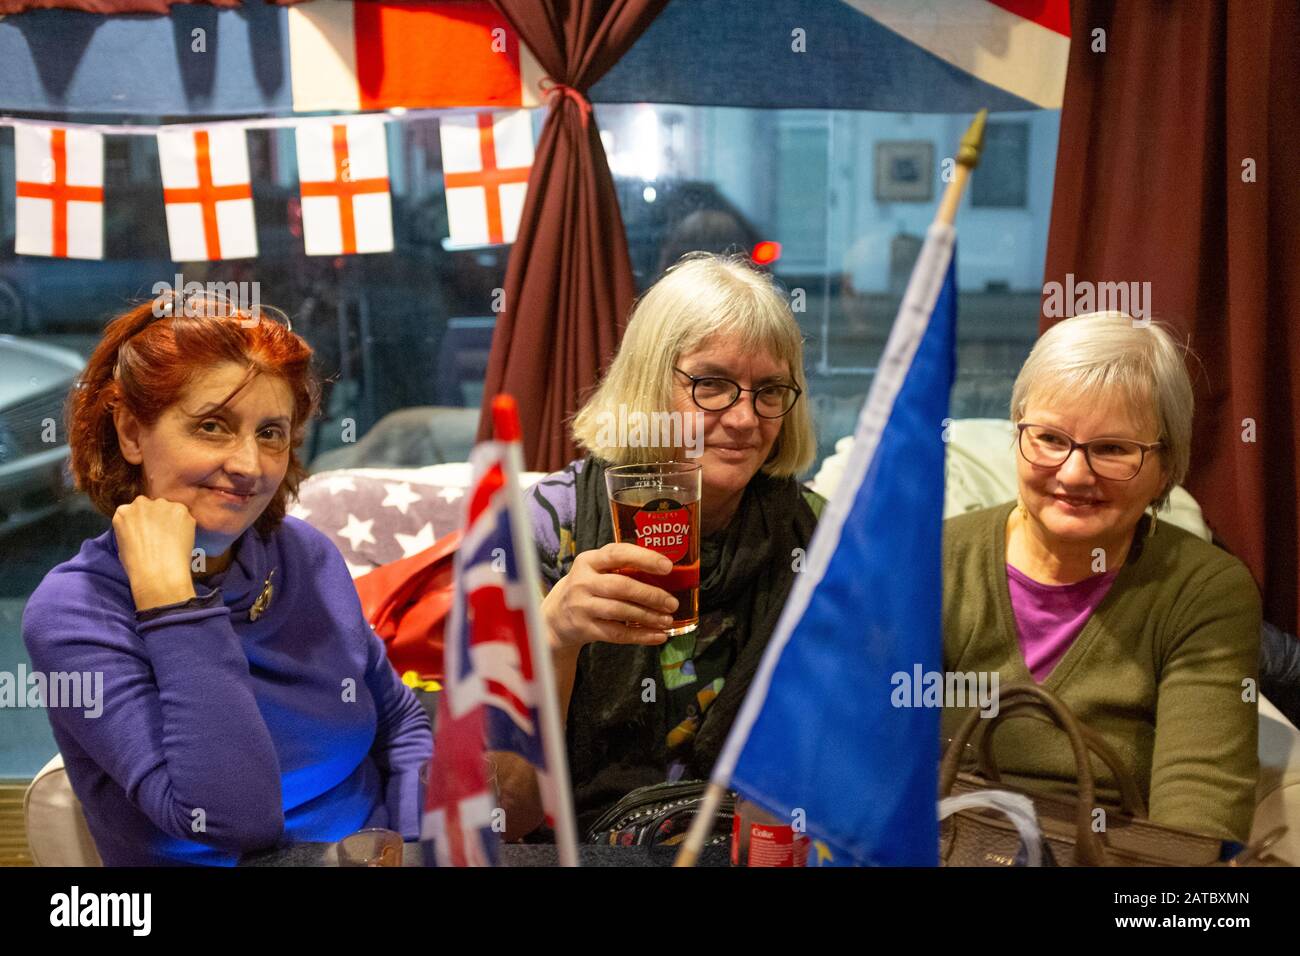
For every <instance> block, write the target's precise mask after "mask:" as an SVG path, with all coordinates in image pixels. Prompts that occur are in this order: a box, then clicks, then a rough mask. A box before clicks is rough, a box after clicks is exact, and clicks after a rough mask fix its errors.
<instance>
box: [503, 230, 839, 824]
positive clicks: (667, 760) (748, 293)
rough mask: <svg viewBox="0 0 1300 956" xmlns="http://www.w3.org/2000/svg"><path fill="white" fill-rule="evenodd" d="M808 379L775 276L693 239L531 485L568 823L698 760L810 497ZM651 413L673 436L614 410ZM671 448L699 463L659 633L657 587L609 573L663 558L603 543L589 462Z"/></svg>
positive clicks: (766, 617)
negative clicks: (696, 590)
mask: <svg viewBox="0 0 1300 956" xmlns="http://www.w3.org/2000/svg"><path fill="white" fill-rule="evenodd" d="M805 390H806V383H805V380H804V372H803V347H802V338H801V334H800V330H799V326H798V324H797V323H796V322H795V320H794V316H793V315H792V314H791V312H790V307H789V305H788V304H787V302H786V300H785V298H784V296H782V295H781V293H780V292H779V291H778V290H777V289H776V287H775V286H774V285H773V283H772V280H771V279H770V278H768V277H767V276H765V275H763V274H762V273H761V272H758V271H757V270H755V269H754V268H753V267H752V266H750V265H748V264H747V263H746V262H745V261H744V260H742V259H736V258H726V257H722V256H715V255H707V254H698V253H696V254H692V255H690V256H687V257H686V258H684V259H683V260H682V261H681V262H679V263H678V264H677V265H676V266H674V267H673V268H672V269H670V270H669V271H668V272H667V273H666V274H665V275H664V276H663V277H661V278H660V279H659V280H658V282H656V283H655V284H654V286H652V287H651V288H650V289H649V290H648V291H647V292H646V293H645V294H644V295H643V296H642V297H641V299H640V300H639V301H638V303H637V305H636V307H635V309H634V310H633V313H632V317H631V319H630V321H629V322H628V326H627V330H626V332H625V333H624V336H623V341H622V344H621V346H620V348H619V351H618V354H617V355H616V356H615V358H614V360H613V362H612V363H611V365H610V367H609V370H608V372H607V373H606V375H605V377H604V380H603V381H602V382H601V383H600V385H599V387H598V388H597V389H596V390H595V392H594V393H593V394H592V395H591V397H590V398H589V399H588V400H587V402H586V404H585V405H584V406H583V407H582V408H581V410H580V411H579V412H578V414H577V415H576V417H575V419H574V422H573V434H574V438H575V440H576V441H577V443H578V444H579V445H580V446H582V447H583V448H584V449H585V451H586V452H587V454H586V455H585V457H584V458H582V459H580V460H577V461H574V462H571V463H570V464H569V465H568V467H566V468H565V469H564V470H562V471H560V472H557V473H555V474H552V475H548V476H547V477H545V478H543V479H542V480H541V481H539V482H538V483H537V484H536V485H535V486H534V487H533V489H532V490H531V492H530V493H529V495H528V503H529V508H530V511H531V513H532V520H533V535H534V538H535V539H536V541H537V546H538V551H539V554H540V563H541V568H542V573H543V576H544V578H545V586H546V587H547V588H548V593H547V595H546V598H545V599H544V601H543V603H542V617H543V619H544V622H545V624H546V626H547V629H548V631H549V634H550V640H551V646H552V648H553V659H554V662H555V670H556V680H557V685H558V687H559V694H560V705H561V713H562V714H564V715H565V716H566V723H567V738H568V753H569V767H570V771H571V775H572V778H573V788H574V801H575V806H576V811H577V818H578V823H579V826H580V828H582V829H584V830H585V829H586V828H587V827H589V826H590V825H591V824H592V823H593V822H594V820H595V818H596V817H597V816H599V815H600V813H601V812H602V811H603V810H605V809H606V808H608V807H609V806H611V805H612V804H613V803H614V802H616V801H617V800H618V799H619V798H620V797H622V796H623V795H625V794H626V793H628V792H629V791H631V790H634V789H636V788H638V787H641V786H645V785H649V784H654V783H663V782H665V781H668V780H678V779H699V778H703V777H707V776H708V773H709V771H710V770H711V768H712V766H713V763H714V761H715V759H716V758H717V755H718V752H719V751H720V749H721V746H722V743H723V742H724V741H725V739H726V735H727V731H728V730H729V729H730V726H731V722H732V720H733V719H734V717H735V715H736V712H737V710H738V709H739V705H740V702H741V700H742V699H743V698H744V695H745V691H746V690H747V688H748V686H749V682H750V679H751V678H752V677H753V675H754V672H755V670H756V669H757V666H758V662H759V660H760V659H761V658H762V655H763V650H764V648H765V647H766V645H767V641H768V638H769V636H770V635H771V633H772V630H773V628H774V626H775V624H776V620H777V617H778V616H779V615H780V612H781V608H782V606H783V605H784V603H785V599H786V595H787V594H788V593H789V591H790V587H791V585H792V584H793V582H794V576H795V573H796V571H795V568H796V567H798V556H799V554H800V553H802V552H801V549H806V548H807V547H808V544H809V541H810V539H811V538H812V533H813V528H814V527H815V525H816V521H817V516H818V514H819V513H820V511H821V508H822V505H823V504H824V503H825V500H824V499H823V498H821V497H820V496H819V495H817V494H815V493H814V492H812V491H810V490H807V489H805V488H804V487H803V486H802V485H801V484H800V483H799V481H798V479H797V476H798V475H799V474H800V473H802V472H803V471H805V470H806V469H807V468H808V467H809V465H810V464H811V463H812V460H813V457H814V454H815V447H816V441H815V437H814V434H813V427H812V416H811V414H810V412H809V408H808V402H807V399H806V398H805V397H804V394H803V393H804V391H805ZM664 413H667V414H666V415H665V414H664ZM656 414H658V415H661V416H663V417H661V419H660V420H661V421H668V420H669V418H668V416H673V417H675V419H676V421H678V422H680V423H681V427H680V429H678V434H677V436H676V437H674V438H671V440H669V441H665V435H664V434H663V430H661V431H660V434H659V441H658V443H657V444H653V435H654V432H653V430H652V431H651V433H650V434H649V435H646V434H644V433H641V432H634V431H633V429H631V428H627V429H624V428H623V427H621V426H619V425H618V423H619V422H626V421H628V420H634V421H635V420H638V419H640V420H645V418H646V417H648V416H654V415H656ZM697 427H698V432H697V431H696V429H697ZM625 432H626V433H625ZM679 439H680V440H679ZM673 460H679V461H680V460H686V461H698V462H699V463H700V465H701V473H702V479H701V483H702V491H701V500H700V508H699V515H700V519H699V520H700V531H701V546H700V606H699V625H698V626H697V627H696V628H695V629H694V630H692V631H689V632H688V633H685V634H677V635H674V636H672V637H669V636H668V635H667V633H666V631H667V629H669V628H670V625H671V623H672V620H673V619H672V613H673V611H674V610H675V609H676V607H677V602H676V600H675V599H674V598H673V597H672V595H670V594H669V593H668V592H667V591H665V590H662V589H660V588H658V587H655V586H653V585H651V584H647V583H641V582H639V581H637V580H634V579H633V578H632V577H629V576H626V575H624V574H620V573H617V572H618V571H619V570H620V569H629V568H630V569H636V570H640V571H643V572H647V573H649V574H663V573H665V571H666V570H667V568H666V567H665V565H669V564H670V562H669V559H668V558H665V557H663V556H661V555H658V554H656V553H655V552H653V551H649V550H647V549H644V548H641V547H638V546H636V545H632V544H628V543H621V544H615V543H613V542H614V538H613V531H614V529H613V524H612V516H611V512H610V504H609V497H608V493H607V490H606V485H605V478H604V475H605V470H606V468H608V467H610V466H614V465H623V464H633V463H648V462H666V461H673ZM498 771H499V774H498V780H499V785H500V789H501V792H502V794H503V798H504V799H503V803H504V804H505V806H506V809H507V820H508V821H510V832H511V834H512V835H513V834H515V833H518V832H519V830H518V829H516V826H519V827H522V828H523V830H524V832H527V830H529V829H532V827H534V826H535V825H536V824H537V823H539V822H540V821H541V808H540V805H539V804H538V802H537V799H536V788H535V783H534V782H533V781H532V779H531V773H530V772H529V771H528V769H527V768H526V767H524V766H522V765H521V762H520V761H518V760H511V759H510V758H507V757H504V756H501V757H499V758H498Z"/></svg>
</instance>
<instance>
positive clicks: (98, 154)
mask: <svg viewBox="0 0 1300 956" xmlns="http://www.w3.org/2000/svg"><path fill="white" fill-rule="evenodd" d="M14 152H15V157H14V158H15V163H14V169H15V173H16V176H15V214H16V216H15V218H16V219H17V222H16V224H15V232H14V252H15V253H16V254H18V255H20V256H54V257H58V258H66V259H102V258H104V137H103V136H102V135H100V134H99V133H96V132H93V131H90V130H84V129H76V128H65V127H62V126H39V125H27V124H24V123H17V124H15V126H14Z"/></svg>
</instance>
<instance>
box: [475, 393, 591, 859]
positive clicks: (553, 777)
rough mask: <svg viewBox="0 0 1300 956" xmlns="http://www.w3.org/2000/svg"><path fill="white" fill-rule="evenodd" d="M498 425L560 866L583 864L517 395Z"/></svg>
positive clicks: (502, 398) (497, 415) (497, 405)
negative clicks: (523, 486)
mask: <svg viewBox="0 0 1300 956" xmlns="http://www.w3.org/2000/svg"><path fill="white" fill-rule="evenodd" d="M492 426H493V432H494V436H493V437H494V438H495V439H496V440H497V441H499V442H502V443H504V444H505V446H506V448H505V456H504V458H505V473H506V485H505V489H504V490H505V493H506V507H507V509H508V513H509V515H510V534H511V538H512V544H513V545H514V550H515V560H516V561H518V562H519V579H520V581H521V582H522V588H521V594H523V595H524V619H525V620H526V621H527V622H528V646H529V649H530V650H531V652H532V656H533V671H534V673H535V675H536V677H537V691H538V696H539V698H540V699H539V700H538V701H537V714H538V717H539V718H540V720H541V724H542V726H541V731H542V752H543V753H544V754H545V757H546V773H547V776H548V777H549V778H550V786H551V792H552V793H553V794H554V795H555V806H554V812H555V844H556V849H557V850H558V853H559V858H560V865H561V866H577V865H578V826H577V823H576V821H575V820H574V816H573V788H572V787H571V786H570V785H569V760H568V756H567V754H566V753H565V742H564V724H563V723H561V721H560V707H559V702H558V701H557V700H556V693H555V674H554V671H553V668H552V667H551V649H550V647H548V646H547V641H546V629H545V627H544V626H543V625H542V609H541V605H540V603H539V601H538V595H537V585H536V582H538V581H540V580H541V579H542V578H541V572H540V571H539V570H538V569H537V553H536V552H535V551H534V550H533V540H532V537H533V536H532V534H531V533H530V532H529V527H528V523H527V522H528V513H527V511H526V510H525V508H524V495H523V492H522V491H521V490H520V487H519V476H520V475H521V474H522V473H523V470H524V464H523V453H522V451H521V450H520V438H521V429H520V427H519V408H518V406H517V405H516V404H515V400H514V399H513V398H512V397H511V396H509V395H498V396H497V397H496V398H494V399H493V400H492ZM539 784H540V781H539ZM544 792H545V791H544V790H543V793H544Z"/></svg>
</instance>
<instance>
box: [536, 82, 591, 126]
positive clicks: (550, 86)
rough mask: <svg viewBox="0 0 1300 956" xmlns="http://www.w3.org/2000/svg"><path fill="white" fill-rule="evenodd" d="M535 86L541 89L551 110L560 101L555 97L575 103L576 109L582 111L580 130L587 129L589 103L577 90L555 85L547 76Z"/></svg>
mask: <svg viewBox="0 0 1300 956" xmlns="http://www.w3.org/2000/svg"><path fill="white" fill-rule="evenodd" d="M537 85H538V87H539V88H540V89H541V91H542V94H543V95H544V96H545V97H546V100H547V104H548V105H549V106H550V107H551V108H552V109H554V108H555V107H556V106H558V105H559V103H560V100H557V99H556V97H557V96H561V97H568V98H569V99H571V100H573V102H575V103H577V104H578V109H580V110H581V111H582V128H583V129H586V128H587V120H588V119H589V118H590V116H591V103H590V101H589V100H588V99H587V98H586V97H585V96H583V95H582V93H581V92H580V91H579V90H578V89H577V88H575V87H572V86H569V85H568V84H565V83H556V82H555V81H554V80H553V79H551V78H550V77H549V76H544V77H542V78H541V80H539V81H538V83H537Z"/></svg>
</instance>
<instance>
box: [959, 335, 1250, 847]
mask: <svg viewBox="0 0 1300 956" xmlns="http://www.w3.org/2000/svg"><path fill="white" fill-rule="evenodd" d="M1011 416H1012V420H1013V421H1014V422H1015V424H1016V428H1017V438H1016V443H1017V444H1016V459H1017V477H1018V483H1019V491H1020V494H1019V499H1018V500H1017V501H1015V502H1008V503H1007V504H1004V505H1000V506H997V507H994V508H989V509H985V510H983V511H977V512H973V513H970V514H965V515H961V516H959V517H955V518H952V519H950V520H949V521H948V522H947V523H946V524H945V527H944V597H943V628H944V666H945V669H946V670H948V671H961V672H968V671H975V672H992V673H997V674H998V675H999V678H1000V683H1001V684H1004V685H1005V684H1010V683H1012V682H1025V681H1030V680H1033V681H1037V682H1038V683H1040V684H1041V685H1042V686H1043V687H1044V688H1046V689H1048V690H1050V691H1052V692H1053V693H1055V694H1056V695H1057V696H1058V697H1059V698H1060V699H1061V700H1062V701H1064V702H1065V704H1066V705H1067V706H1068V707H1069V708H1070V709H1071V710H1072V711H1073V712H1074V714H1075V715H1076V716H1077V717H1078V718H1079V719H1080V720H1081V721H1082V722H1083V723H1085V724H1087V725H1088V726H1090V727H1091V728H1092V729H1093V730H1095V731H1097V732H1098V733H1099V734H1100V735H1101V736H1102V737H1104V738H1105V739H1106V741H1107V742H1108V743H1109V744H1110V745H1111V747H1112V748H1113V749H1114V750H1115V751H1116V753H1117V754H1118V755H1119V757H1120V759H1121V760H1122V761H1123V763H1124V765H1125V766H1126V767H1127V768H1128V769H1129V770H1130V771H1131V772H1132V774H1133V776H1134V778H1135V779H1136V781H1137V784H1138V787H1139V789H1140V790H1141V793H1142V796H1143V798H1144V799H1145V800H1146V803H1147V806H1148V808H1149V814H1150V818H1151V819H1152V820H1153V821H1155V822H1157V823H1165V824H1169V825H1171V826H1177V827H1183V828H1186V829H1189V830H1194V831H1197V832H1200V833H1205V834H1210V835H1213V836H1218V837H1220V838H1221V839H1223V840H1224V841H1227V842H1229V843H1233V842H1236V843H1244V842H1245V841H1246V840H1247V837H1248V835H1249V833H1250V826H1251V820H1252V817H1253V814H1254V808H1255V784H1256V776H1257V774H1258V756H1257V735H1258V714H1257V710H1256V703H1255V700H1256V695H1255V686H1256V681H1257V677H1258V674H1257V666H1258V664H1257V661H1258V654H1259V633H1260V598H1259V593H1258V591H1257V589H1256V587H1255V582H1254V580H1253V579H1252V578H1251V575H1250V573H1249V572H1248V571H1247V570H1246V568H1245V566H1244V565H1243V564H1242V563H1241V562H1240V561H1238V560H1237V559H1236V558H1234V557H1232V556H1231V555H1230V554H1228V553H1227V552H1225V551H1222V550H1220V549H1219V548H1217V547H1215V546H1213V545H1211V544H1209V543H1207V542H1205V541H1202V540H1201V539H1200V538H1198V537H1196V536H1195V535H1192V534H1189V533H1188V532H1186V531H1183V530H1181V529H1179V528H1177V527H1174V526H1173V525H1171V524H1168V523H1164V522H1160V521H1159V519H1158V511H1159V508H1160V506H1161V505H1162V504H1163V503H1164V502H1165V501H1166V500H1167V499H1168V497H1169V494H1170V492H1171V491H1172V490H1173V488H1174V487H1175V485H1177V484H1179V483H1180V482H1181V481H1182V479H1183V478H1184V476H1185V475H1186V473H1187V467H1188V460H1189V458H1190V443H1191V433H1192V387H1191V383H1190V381H1189V379H1188V376H1187V370H1186V368H1185V366H1184V363H1183V354H1182V351H1181V350H1180V348H1179V347H1178V345H1177V344H1176V343H1175V342H1174V340H1173V338H1172V337H1171V336H1170V335H1169V333H1168V332H1166V331H1165V330H1164V329H1163V328H1161V327H1160V326H1159V325H1157V324H1151V323H1141V322H1138V321H1136V320H1134V319H1132V318H1131V317H1129V316H1127V315H1125V314H1123V313H1117V312H1107V313H1093V314H1090V315H1081V316H1077V317H1075V318H1072V319H1067V320H1066V321H1064V322H1061V323H1059V324H1057V325H1055V326H1053V327H1052V328H1051V329H1049V330H1048V331H1047V332H1046V333H1044V334H1043V336H1042V337H1041V338H1040V339H1039V340H1038V343H1037V344H1036V345H1035V346H1034V349H1033V351H1032V352H1031V353H1030V355H1029V358H1028V360H1026V362H1025V364H1024V367H1023V368H1022V369H1021V371H1020V374H1019V376H1018V377H1017V378H1016V382H1015V385H1014V388H1013V391H1012V397H1011ZM961 716H962V715H961V714H959V713H956V712H953V711H949V712H946V713H945V715H944V726H945V729H946V731H947V733H949V734H951V733H952V732H953V729H954V728H955V723H956V721H957V720H959V719H960V717H961ZM994 754H995V759H996V763H997V766H998V767H999V768H1000V769H1001V770H1002V771H1003V776H1004V778H1007V779H1010V780H1011V781H1013V782H1016V783H1019V784H1021V785H1023V786H1026V787H1029V788H1038V789H1044V790H1048V791H1056V792H1061V793H1066V794H1070V795H1074V787H1075V782H1076V775H1075V761H1074V757H1073V754H1072V752H1071V750H1070V746H1069V743H1068V742H1067V740H1066V738H1065V736H1064V735H1063V734H1062V733H1060V731H1058V730H1057V729H1056V728H1055V727H1054V726H1051V725H1049V724H1047V723H1044V722H1042V721H1035V720H1023V719H1022V720H1013V721H1009V722H1008V723H1007V725H1006V726H1005V727H1002V728H999V730H998V733H997V736H996V738H995V743H994ZM1095 770H1096V771H1097V772H1098V773H1099V777H1098V799H1099V801H1100V802H1102V803H1103V804H1104V805H1107V806H1118V801H1119V794H1118V790H1117V788H1116V785H1115V784H1116V781H1115V780H1114V778H1113V776H1111V774H1110V771H1109V770H1108V769H1107V768H1105V767H1104V766H1095Z"/></svg>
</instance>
